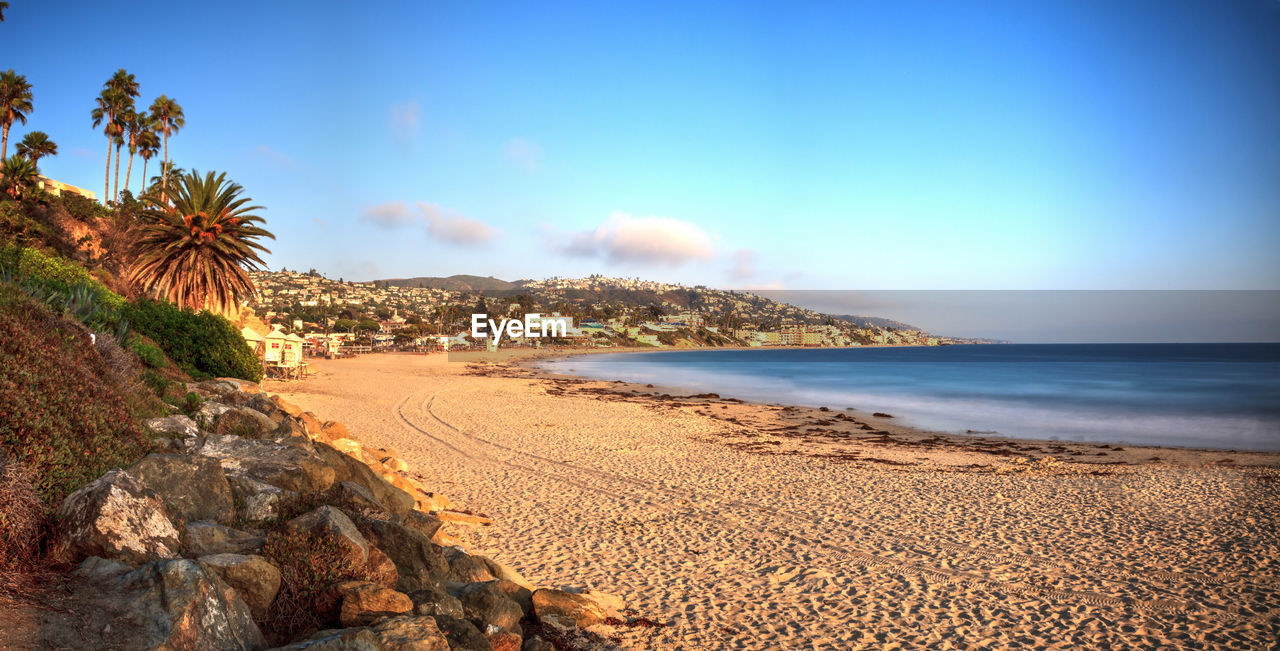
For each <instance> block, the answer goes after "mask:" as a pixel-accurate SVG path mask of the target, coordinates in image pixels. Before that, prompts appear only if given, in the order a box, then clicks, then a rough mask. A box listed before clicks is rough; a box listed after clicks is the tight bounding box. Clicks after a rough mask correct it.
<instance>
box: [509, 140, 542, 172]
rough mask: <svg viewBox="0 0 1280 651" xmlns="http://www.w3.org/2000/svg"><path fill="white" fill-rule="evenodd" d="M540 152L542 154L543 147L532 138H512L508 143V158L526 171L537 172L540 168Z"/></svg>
mask: <svg viewBox="0 0 1280 651" xmlns="http://www.w3.org/2000/svg"><path fill="white" fill-rule="evenodd" d="M540 154H542V147H540V146H538V143H536V142H533V141H532V140H525V139H524V138H512V139H511V142H509V143H507V160H509V161H511V162H512V163H513V164H515V166H516V167H519V168H521V169H523V170H524V171H526V172H536V171H537V170H538V156H539V155H540Z"/></svg>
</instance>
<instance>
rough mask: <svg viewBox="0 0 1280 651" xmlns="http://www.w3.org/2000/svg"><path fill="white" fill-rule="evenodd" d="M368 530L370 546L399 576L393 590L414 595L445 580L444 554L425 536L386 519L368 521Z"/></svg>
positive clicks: (446, 566) (446, 571) (446, 564)
mask: <svg viewBox="0 0 1280 651" xmlns="http://www.w3.org/2000/svg"><path fill="white" fill-rule="evenodd" d="M369 528H370V529H371V530H372V535H373V538H374V541H373V544H374V545H376V546H377V547H378V549H380V550H382V552H383V553H385V554H386V555H387V556H388V557H389V558H390V559H391V561H392V562H393V563H395V566H396V571H397V573H398V574H399V578H398V579H397V580H396V588H397V589H399V590H401V591H404V592H415V591H417V590H423V589H426V588H432V587H436V586H437V585H438V584H439V583H440V582H441V581H444V580H446V579H447V578H448V576H449V565H448V563H447V562H446V561H445V559H444V554H443V553H442V552H441V550H440V547H438V546H436V545H434V544H432V542H431V541H430V540H428V539H427V537H426V536H424V535H422V534H421V533H418V532H417V531H415V530H413V529H410V528H409V527H406V526H404V525H402V524H399V523H396V522H392V521H389V520H371V521H369Z"/></svg>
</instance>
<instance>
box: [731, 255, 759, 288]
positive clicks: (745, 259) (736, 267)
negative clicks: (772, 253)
mask: <svg viewBox="0 0 1280 651" xmlns="http://www.w3.org/2000/svg"><path fill="white" fill-rule="evenodd" d="M732 262H733V264H732V266H730V267H729V277H731V278H733V279H734V280H745V279H747V278H750V277H752V276H754V275H756V252H755V251H752V250H751V249H738V250H737V251H734V252H733V256H732Z"/></svg>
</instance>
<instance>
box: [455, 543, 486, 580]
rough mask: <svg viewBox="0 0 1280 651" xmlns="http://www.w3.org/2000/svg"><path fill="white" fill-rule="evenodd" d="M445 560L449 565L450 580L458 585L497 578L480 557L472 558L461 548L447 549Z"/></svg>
mask: <svg viewBox="0 0 1280 651" xmlns="http://www.w3.org/2000/svg"><path fill="white" fill-rule="evenodd" d="M444 559H445V560H446V561H447V562H448V563H449V579H450V580H452V581H455V582H457V583H483V582H485V581H492V580H494V579H495V578H497V577H495V576H494V575H493V574H492V573H491V572H489V567H488V566H487V565H485V563H484V561H483V560H481V557H479V556H472V555H471V554H468V553H467V552H465V551H463V549H462V548H461V547H446V548H445V549H444Z"/></svg>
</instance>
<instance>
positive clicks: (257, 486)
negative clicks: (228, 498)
mask: <svg viewBox="0 0 1280 651" xmlns="http://www.w3.org/2000/svg"><path fill="white" fill-rule="evenodd" d="M228 483H229V484H230V485H231V494H232V495H233V496H235V500H236V503H237V504H239V505H240V509H239V515H240V518H241V519H242V520H244V521H246V522H263V521H265V520H275V519H276V518H278V517H280V506H281V504H282V503H283V502H284V501H285V500H286V499H292V498H294V497H296V495H297V494H296V493H294V492H293V491H285V490H282V489H279V488H276V487H275V486H272V485H271V484H268V483H266V482H261V481H258V480H256V479H254V478H252V477H248V476H246V475H233V476H232V477H230V478H228Z"/></svg>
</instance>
